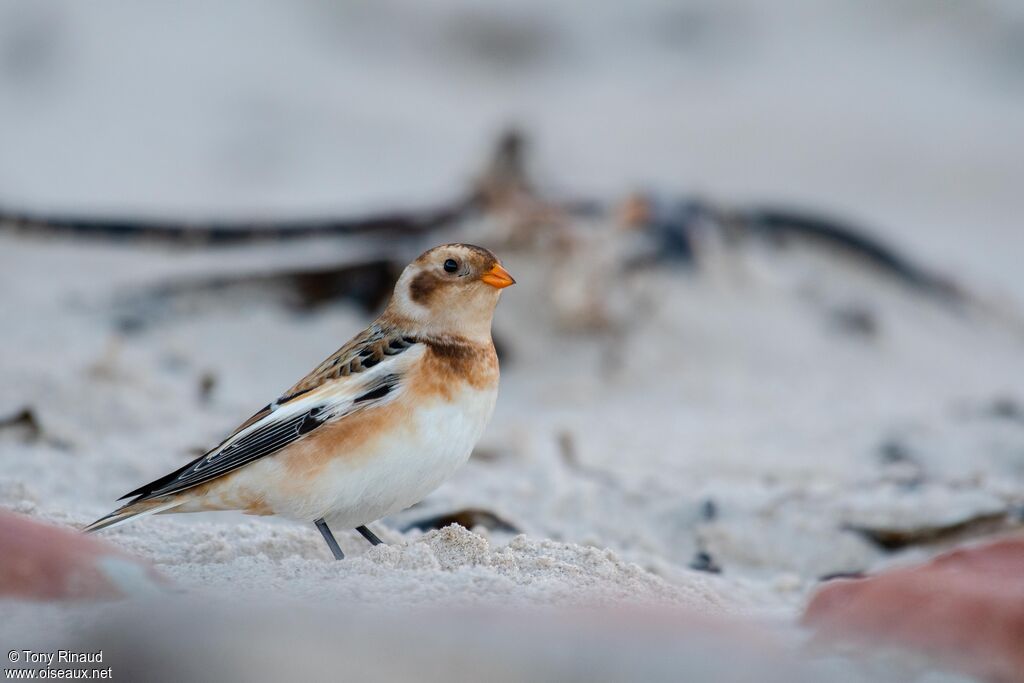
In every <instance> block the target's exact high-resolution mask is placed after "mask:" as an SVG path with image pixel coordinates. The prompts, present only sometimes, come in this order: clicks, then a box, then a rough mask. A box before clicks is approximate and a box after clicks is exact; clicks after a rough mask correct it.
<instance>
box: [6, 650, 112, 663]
mask: <svg viewBox="0 0 1024 683" xmlns="http://www.w3.org/2000/svg"><path fill="white" fill-rule="evenodd" d="M21 655H22V656H21V661H22V662H26V663H29V664H45V665H47V666H53V665H54V664H100V663H102V662H103V652H102V651H97V652H75V651H73V650H56V651H55V652H36V651H34V650H22V651H21Z"/></svg>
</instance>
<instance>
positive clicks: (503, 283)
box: [480, 263, 516, 289]
mask: <svg viewBox="0 0 1024 683" xmlns="http://www.w3.org/2000/svg"><path fill="white" fill-rule="evenodd" d="M480 279H481V280H483V281H484V282H486V283H487V284H489V285H490V286H491V287H497V288H498V289H504V288H506V287H510V286H511V285H514V284H515V283H516V281H515V280H513V279H512V276H511V275H509V274H508V271H507V270H505V269H504V268H502V267H501V264H500V263H495V264H494V267H493V268H491V269H490V270H489V271H487V272H486V273H484V274H483V275H482V276H480Z"/></svg>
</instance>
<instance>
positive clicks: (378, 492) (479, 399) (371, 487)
mask: <svg viewBox="0 0 1024 683" xmlns="http://www.w3.org/2000/svg"><path fill="white" fill-rule="evenodd" d="M496 398H497V389H496V388H494V389H489V390H483V391H481V390H476V389H472V388H468V387H467V388H466V389H464V390H463V391H462V392H461V394H459V395H457V396H456V397H454V399H453V400H448V401H443V400H437V401H436V402H434V403H430V404H426V405H420V406H417V407H416V408H415V409H414V410H413V411H412V413H411V415H410V423H411V426H410V428H409V429H407V430H402V431H400V432H396V433H395V434H393V435H387V436H384V437H382V438H381V439H377V440H374V441H373V442H372V444H368V445H367V448H368V449H371V450H370V451H369V452H367V453H357V454H352V455H349V456H346V457H344V458H337V459H336V460H335V461H334V462H332V463H331V465H330V466H329V467H328V468H327V469H326V470H325V472H324V473H323V474H322V475H321V476H320V477H318V481H317V483H316V487H315V488H316V490H317V494H316V496H315V497H316V498H318V499H319V500H316V501H307V503H310V502H312V503H314V505H313V507H314V508H320V506H321V505H322V506H323V508H321V509H323V510H324V512H323V513H322V514H323V515H324V516H325V517H326V518H327V520H328V521H329V522H333V523H335V524H337V525H338V526H339V527H340V528H354V527H357V526H359V525H361V524H367V523H369V522H372V521H374V520H377V519H379V518H381V517H385V516H387V515H390V514H392V513H395V512H398V511H399V510H401V509H403V508H407V507H409V506H410V505H413V504H415V503H418V502H419V501H421V500H423V498H425V497H426V496H427V494H429V493H430V492H431V491H433V490H434V489H436V488H437V487H438V486H440V485H441V483H442V482H444V481H445V480H446V479H448V477H450V476H451V475H452V474H453V473H454V472H455V470H456V469H458V468H459V467H460V466H461V465H463V464H464V463H465V462H466V460H468V459H469V456H470V454H471V453H472V451H473V447H474V446H476V443H477V441H479V439H480V436H481V435H482V434H483V431H484V428H485V427H486V426H487V422H488V421H489V420H490V418H491V413H492V412H493V411H494V402H495V400H496ZM304 507H307V506H304ZM307 509H308V508H307Z"/></svg>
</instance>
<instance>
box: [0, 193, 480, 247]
mask: <svg viewBox="0 0 1024 683" xmlns="http://www.w3.org/2000/svg"><path fill="white" fill-rule="evenodd" d="M471 210H472V203H471V202H470V201H467V200H460V201H457V202H452V203H451V204H450V205H447V206H442V207H439V208H434V209H426V210H422V211H405V212H400V211H396V212H385V213H381V214H377V215H368V216H364V217H357V218H350V219H309V220H283V221H237V222H234V221H210V222H188V221H172V220H156V219H146V218H120V217H115V218H103V217H83V216H59V215H57V216H53V215H44V214H35V213H29V212H17V211H8V210H3V209H0V230H8V231H11V232H18V233H23V234H29V235H33V236H35V235H56V236H69V237H82V238H92V239H107V240H117V241H139V242H153V243H161V244H171V245H175V246H184V247H188V246H220V245H234V244H241V243H249V242H266V241H283V240H296V239H308V238H314V237H336V236H348V235H366V234H375V235H410V234H417V233H424V232H429V231H431V230H434V229H437V228H440V227H442V226H444V225H448V224H450V223H451V222H453V221H455V220H457V219H459V218H461V217H463V216H464V215H465V214H467V213H468V212H469V211H471Z"/></svg>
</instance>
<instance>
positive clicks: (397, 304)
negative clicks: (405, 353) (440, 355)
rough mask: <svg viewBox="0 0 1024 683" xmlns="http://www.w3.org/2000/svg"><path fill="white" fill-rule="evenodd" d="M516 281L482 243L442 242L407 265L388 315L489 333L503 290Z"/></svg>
mask: <svg viewBox="0 0 1024 683" xmlns="http://www.w3.org/2000/svg"><path fill="white" fill-rule="evenodd" d="M515 282H516V281H515V280H513V279H512V276H511V275H509V274H508V271H506V270H505V269H504V268H502V267H501V263H499V262H498V259H497V257H495V255H494V254H492V253H491V252H489V251H488V250H486V249H484V248H483V247H477V246H474V245H472V244H443V245H441V246H439V247H434V248H433V249H430V250H429V251H426V252H424V253H423V254H422V255H421V256H420V257H419V258H417V259H416V260H415V261H413V262H412V263H410V264H409V265H408V266H406V268H405V270H404V271H402V275H401V277H399V278H398V283H397V284H396V285H395V293H394V295H392V297H391V303H389V304H388V309H387V313H386V315H389V316H391V317H393V318H395V319H396V320H400V321H401V322H402V323H404V324H406V325H408V326H410V327H412V328H414V329H415V331H418V332H425V333H428V334H436V335H451V334H456V335H460V336H464V337H467V338H470V339H490V334H491V318H492V316H493V315H494V307H495V305H497V303H498V295H499V294H500V293H501V290H502V289H504V288H505V287H508V286H510V285H514V284H515Z"/></svg>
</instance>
